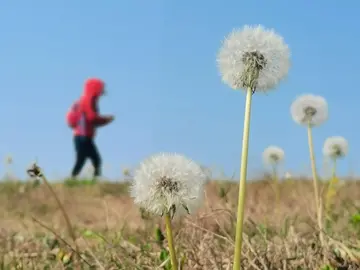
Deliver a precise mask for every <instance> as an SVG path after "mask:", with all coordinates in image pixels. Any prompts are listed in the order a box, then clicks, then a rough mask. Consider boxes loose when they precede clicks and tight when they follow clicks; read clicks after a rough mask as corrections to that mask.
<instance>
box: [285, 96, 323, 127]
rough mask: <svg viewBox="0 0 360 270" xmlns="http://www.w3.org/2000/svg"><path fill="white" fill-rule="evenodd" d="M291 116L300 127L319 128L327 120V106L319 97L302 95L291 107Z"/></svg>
mask: <svg viewBox="0 0 360 270" xmlns="http://www.w3.org/2000/svg"><path fill="white" fill-rule="evenodd" d="M290 110H291V115H292V118H293V119H294V121H295V122H296V123H298V124H300V125H305V126H307V125H311V126H319V125H321V124H323V123H324V122H325V121H326V120H327V119H328V105H327V102H326V100H325V99H324V98H323V97H321V96H315V95H303V96H300V97H298V98H297V99H296V100H295V101H294V102H293V103H292V105H291V109H290Z"/></svg>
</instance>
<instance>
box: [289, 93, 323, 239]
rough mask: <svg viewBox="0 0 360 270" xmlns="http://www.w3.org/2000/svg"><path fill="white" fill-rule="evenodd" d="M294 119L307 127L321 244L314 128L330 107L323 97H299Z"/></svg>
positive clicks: (293, 115)
mask: <svg viewBox="0 0 360 270" xmlns="http://www.w3.org/2000/svg"><path fill="white" fill-rule="evenodd" d="M290 111H291V115H292V118H293V119H294V121H295V122H296V123H298V124H299V125H302V126H306V127H307V132H308V144H309V152H310V161H311V171H312V176H313V184H314V193H315V204H316V209H317V221H318V226H319V230H320V234H319V235H320V242H321V243H323V231H322V228H323V224H322V214H321V213H322V211H321V209H322V207H321V202H320V199H319V190H318V183H319V180H318V174H317V170H316V164H315V154H314V145H313V136H312V128H313V127H315V126H320V125H321V124H323V123H324V122H325V121H326V120H327V118H328V105H327V102H326V100H325V99H324V98H323V97H321V96H315V95H310V94H309V95H303V96H300V97H298V98H297V99H296V100H295V101H294V102H293V103H292V105H291V108H290Z"/></svg>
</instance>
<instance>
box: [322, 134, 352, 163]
mask: <svg viewBox="0 0 360 270" xmlns="http://www.w3.org/2000/svg"><path fill="white" fill-rule="evenodd" d="M348 150H349V146H348V142H347V140H346V139H345V138H343V137H340V136H334V137H329V138H327V139H326V140H325V143H324V147H323V153H324V155H325V156H327V157H330V158H333V159H337V158H342V157H344V156H346V155H347V153H348Z"/></svg>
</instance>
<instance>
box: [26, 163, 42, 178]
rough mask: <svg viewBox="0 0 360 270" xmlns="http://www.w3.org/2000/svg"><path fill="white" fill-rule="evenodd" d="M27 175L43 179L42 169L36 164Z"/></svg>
mask: <svg viewBox="0 0 360 270" xmlns="http://www.w3.org/2000/svg"><path fill="white" fill-rule="evenodd" d="M27 173H28V175H29V176H30V177H32V178H39V177H42V172H41V168H40V167H39V166H38V165H37V164H36V163H34V164H32V165H31V167H30V168H29V169H28V170H27Z"/></svg>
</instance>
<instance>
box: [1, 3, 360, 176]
mask: <svg viewBox="0 0 360 270" xmlns="http://www.w3.org/2000/svg"><path fill="white" fill-rule="evenodd" d="M99 3H101V4H99ZM359 7H360V6H359V4H356V2H355V1H353V2H352V5H350V4H347V5H345V4H344V3H342V2H339V1H335V0H328V1H323V0H320V1H309V0H306V1H291V4H290V1H285V0H274V1H265V0H263V1H260V0H254V1H235V0H231V1H230V0H229V1H204V0H198V1H190V0H183V1H165V0H155V1H138V0H131V1H129V0H128V1H115V0H108V1H101V2H100V1H94V0H87V1H85V0H78V1H69V0H63V1H45V0H37V1H35V0H34V1H22V3H21V4H19V3H18V2H17V1H2V2H1V4H0V25H1V40H0V59H1V65H0V78H1V93H2V98H1V101H0V102H1V105H0V119H1V123H2V129H1V133H0V156H1V157H4V156H6V155H8V154H11V155H12V156H13V158H14V167H13V170H14V171H15V173H16V174H17V175H19V176H20V177H24V175H25V174H24V170H25V168H26V166H27V165H28V164H29V163H31V161H32V160H34V159H35V158H37V159H38V161H39V164H40V165H41V166H42V167H43V168H44V169H45V172H46V173H47V174H48V175H49V176H51V177H62V176H66V175H67V173H68V172H69V171H70V169H71V167H72V162H73V145H72V134H71V131H70V130H69V129H68V127H67V126H66V124H65V120H64V117H65V113H66V111H67V109H68V107H69V106H70V104H71V103H72V102H73V101H74V100H75V99H76V98H78V96H79V95H80V93H81V91H82V86H83V82H84V80H85V79H86V78H88V77H90V76H98V77H101V78H103V79H104V80H105V81H106V82H107V85H108V91H109V95H108V96H107V97H105V98H103V100H101V103H100V109H101V111H102V112H104V113H114V114H115V115H116V121H115V122H114V123H113V124H112V125H111V126H108V127H105V128H103V129H102V130H99V132H98V137H97V142H98V145H99V148H100V149H101V152H102V155H103V159H104V163H105V166H106V168H105V174H106V175H107V176H109V177H112V178H114V177H117V176H119V175H120V174H121V167H122V166H125V167H126V166H135V165H137V164H138V162H139V161H141V160H142V159H144V158H146V157H147V156H148V155H150V154H152V153H156V152H160V151H171V152H180V153H183V154H185V155H187V156H189V157H191V158H193V159H195V160H197V161H199V162H201V163H203V164H206V165H209V166H214V165H216V166H217V167H218V168H223V169H224V170H225V172H226V173H227V174H232V173H233V171H234V170H235V171H237V170H238V167H239V157H240V152H241V138H242V128H243V112H244V100H245V95H244V93H242V92H236V91H233V90H231V89H230V88H228V87H227V86H226V85H224V84H223V83H222V82H221V80H220V77H219V74H218V70H217V67H216V61H215V59H216V54H217V51H218V49H219V47H220V43H221V41H222V39H223V38H224V37H225V36H226V35H227V34H228V33H229V32H230V31H231V30H232V29H233V28H238V27H242V26H243V25H245V24H263V25H264V26H266V27H268V28H275V29H276V31H277V32H278V33H280V34H281V35H282V36H284V38H285V40H286V42H287V43H288V44H289V46H290V49H291V52H292V68H291V70H290V73H289V77H288V78H287V80H286V81H285V82H283V83H282V84H281V85H280V86H279V87H278V89H276V90H275V91H273V92H269V93H268V94H265V95H264V94H258V95H256V96H255V97H254V100H253V112H252V123H251V136H252V137H251V141H250V150H249V151H250V156H249V175H250V176H255V175H257V174H259V173H261V172H262V171H263V165H262V159H261V153H262V151H263V149H264V148H265V147H267V146H268V145H278V146H280V147H282V148H283V149H284V150H285V152H286V162H285V163H284V165H283V167H284V168H286V169H287V170H290V171H292V172H295V173H300V172H301V173H304V174H306V173H308V172H309V171H310V169H309V162H308V148H307V139H306V130H305V129H304V128H302V127H300V126H297V125H296V124H295V123H294V122H293V121H292V119H291V116H290V112H289V110H290V105H291V102H292V101H293V100H294V98H295V97H296V96H298V95H301V94H304V93H314V94H319V95H323V96H324V97H325V98H326V99H327V100H328V103H329V110H330V118H329V121H328V122H327V123H326V124H324V125H323V126H321V127H319V128H317V129H316V130H314V143H315V146H316V154H317V159H318V166H319V169H322V163H323V162H322V158H321V149H322V144H323V141H324V139H325V138H326V137H327V136H333V135H341V136H344V137H346V138H347V139H348V140H349V144H350V153H349V156H348V157H347V158H346V159H345V160H343V161H342V162H341V164H340V172H341V173H342V174H349V172H355V173H358V172H359V170H356V167H359V165H360V160H359V158H358V155H357V153H359V152H360V141H359V139H358V133H359V126H358V123H357V122H356V119H357V118H358V116H359V113H360V112H359V110H360V106H359V105H358V104H359V98H360V94H359V91H358V89H356V84H355V82H356V81H355V79H356V78H358V77H357V76H359V74H358V73H359V65H358V63H359V62H360V55H359V53H358V52H359V51H358V49H359V48H360V35H358V34H356V33H358V31H359V26H360V22H359V19H358V12H357V10H358V9H359ZM354 76H355V77H354ZM352 120H354V122H353V121H352ZM1 165H2V164H1ZM4 170H5V168H4V167H1V171H0V173H1V174H3V173H4Z"/></svg>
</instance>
